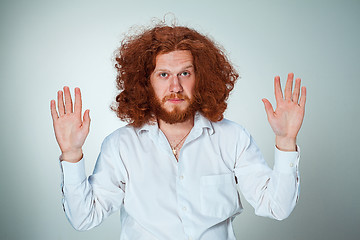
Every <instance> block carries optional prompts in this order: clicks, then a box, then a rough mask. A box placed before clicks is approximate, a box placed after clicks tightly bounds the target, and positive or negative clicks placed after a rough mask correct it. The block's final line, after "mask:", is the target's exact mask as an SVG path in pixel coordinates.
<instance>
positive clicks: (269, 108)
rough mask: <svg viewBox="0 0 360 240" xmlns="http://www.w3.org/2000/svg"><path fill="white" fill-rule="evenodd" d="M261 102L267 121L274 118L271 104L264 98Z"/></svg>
mask: <svg viewBox="0 0 360 240" xmlns="http://www.w3.org/2000/svg"><path fill="white" fill-rule="evenodd" d="M262 101H263V103H264V107H265V112H266V115H267V117H268V119H270V118H272V117H273V116H274V109H273V107H272V105H271V103H270V102H269V100H267V99H266V98H263V99H262Z"/></svg>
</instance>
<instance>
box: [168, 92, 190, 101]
mask: <svg viewBox="0 0 360 240" xmlns="http://www.w3.org/2000/svg"><path fill="white" fill-rule="evenodd" d="M169 99H179V100H185V101H188V100H190V99H189V97H188V96H186V95H183V94H181V93H172V94H170V95H168V96H165V97H164V98H163V99H162V102H163V103H165V102H166V101H167V100H169Z"/></svg>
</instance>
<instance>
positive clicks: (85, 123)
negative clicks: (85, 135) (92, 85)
mask: <svg viewBox="0 0 360 240" xmlns="http://www.w3.org/2000/svg"><path fill="white" fill-rule="evenodd" d="M82 128H83V130H84V131H86V132H89V129H90V110H89V109H87V110H86V111H85V112H84V117H83V125H82Z"/></svg>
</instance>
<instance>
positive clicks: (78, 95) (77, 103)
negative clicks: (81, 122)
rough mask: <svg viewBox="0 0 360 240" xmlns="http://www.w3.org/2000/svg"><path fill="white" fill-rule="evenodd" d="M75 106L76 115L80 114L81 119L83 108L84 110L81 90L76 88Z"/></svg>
mask: <svg viewBox="0 0 360 240" xmlns="http://www.w3.org/2000/svg"><path fill="white" fill-rule="evenodd" d="M74 91H75V106H74V112H75V113H76V114H79V116H80V117H81V108H82V101H81V92H80V89H79V88H75V90H74Z"/></svg>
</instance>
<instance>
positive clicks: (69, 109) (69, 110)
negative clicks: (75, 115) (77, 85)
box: [64, 86, 73, 113]
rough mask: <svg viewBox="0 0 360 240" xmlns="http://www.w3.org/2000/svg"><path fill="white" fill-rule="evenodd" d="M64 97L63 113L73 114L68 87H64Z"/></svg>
mask: <svg viewBox="0 0 360 240" xmlns="http://www.w3.org/2000/svg"><path fill="white" fill-rule="evenodd" d="M64 95H65V113H72V112H73V103H72V100H71V94H70V89H69V87H66V86H65V87H64Z"/></svg>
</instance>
